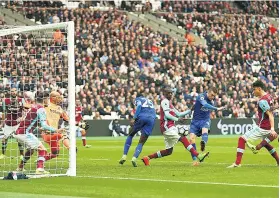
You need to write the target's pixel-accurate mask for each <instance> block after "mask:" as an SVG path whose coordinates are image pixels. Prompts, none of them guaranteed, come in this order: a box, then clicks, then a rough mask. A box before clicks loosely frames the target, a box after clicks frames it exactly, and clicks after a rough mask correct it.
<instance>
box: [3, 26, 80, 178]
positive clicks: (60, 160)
mask: <svg viewBox="0 0 280 198" xmlns="http://www.w3.org/2000/svg"><path fill="white" fill-rule="evenodd" d="M74 67H75V65H74V23H73V22H66V23H57V24H48V25H38V26H24V27H8V26H2V27H1V26H0V94H1V99H0V104H1V105H0V106H1V107H0V114H1V119H2V120H1V125H0V141H1V142H0V144H1V145H2V146H1V147H2V150H1V155H0V177H5V176H7V174H8V173H9V172H23V173H24V174H26V175H28V176H30V177H42V176H61V175H68V176H76V134H75V133H76V132H75V69H74ZM52 91H56V92H58V93H60V94H61V95H62V96H63V100H62V102H60V103H59V106H61V107H62V109H63V110H64V111H65V112H67V113H68V116H69V122H68V125H69V127H67V130H65V131H64V132H63V133H62V134H63V135H61V138H58V140H57V142H58V145H59V153H58V154H57V153H56V156H54V155H52V157H51V158H50V156H51V154H52V152H51V148H50V144H49V143H48V142H47V141H46V142H45V139H43V138H42V136H43V134H44V131H43V130H42V128H41V125H40V122H39V121H37V122H36V123H35V124H34V125H33V127H32V129H31V130H30V131H31V132H32V133H33V135H35V139H36V137H37V138H38V140H39V141H40V142H42V144H43V145H44V147H45V148H46V153H44V154H43V156H42V153H41V154H39V155H38V153H39V152H38V149H34V148H33V149H32V148H30V145H28V144H27V143H25V141H23V142H20V143H21V144H18V143H19V141H18V138H17V139H15V138H14V137H16V136H15V135H16V134H17V133H16V131H17V130H19V128H20V127H19V126H17V124H18V123H19V120H20V119H22V120H25V121H26V122H27V117H25V116H28V112H29V111H31V109H32V108H29V107H32V106H31V105H34V104H36V103H38V102H39V97H38V98H37V96H38V95H39V94H38V93H44V94H45V93H51V92H52ZM15 92H16V93H15ZM15 94H17V98H15ZM33 97H34V98H33ZM44 97H46V98H47V100H48V98H49V95H48V94H47V95H46V94H45V95H44ZM22 98H23V100H22ZM41 98H42V97H41ZM44 101H45V100H44ZM8 114H10V115H8ZM29 115H31V114H29ZM2 116H3V117H2ZM4 118H5V119H6V121H5V122H4V121H3V119H4ZM8 119H10V121H9V120H8ZM14 119H15V121H14ZM17 119H18V120H17ZM49 119H51V118H50V117H48V114H47V123H49V122H48V121H49ZM11 120H12V121H11ZM21 122H22V121H21ZM59 125H61V119H60V124H59ZM7 126H8V127H7ZM7 128H8V130H7ZM27 130H29V129H26V130H24V131H25V132H24V133H27ZM42 131H43V132H42ZM7 132H8V133H7ZM62 137H63V138H68V141H69V142H70V148H66V147H65V146H64V145H63V144H62V140H63V138H62ZM39 150H40V149H39ZM57 150H58V149H57ZM22 154H23V155H22ZM47 156H49V157H47ZM42 157H43V158H42ZM22 160H23V161H22ZM40 160H41V161H40ZM39 161H40V162H42V161H43V168H41V169H40V170H42V169H43V170H44V171H41V172H38V169H37V168H38V162H39ZM23 162H24V167H23V168H22V166H21V165H22V164H23ZM46 171H47V172H49V173H47V172H46Z"/></svg>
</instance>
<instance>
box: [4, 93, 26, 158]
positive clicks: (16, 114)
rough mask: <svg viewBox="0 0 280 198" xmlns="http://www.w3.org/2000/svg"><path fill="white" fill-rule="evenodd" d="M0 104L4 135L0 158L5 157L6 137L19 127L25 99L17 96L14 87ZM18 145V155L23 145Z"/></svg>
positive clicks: (21, 151) (21, 153)
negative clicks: (0, 104) (0, 105)
mask: <svg viewBox="0 0 280 198" xmlns="http://www.w3.org/2000/svg"><path fill="white" fill-rule="evenodd" d="M2 106H3V111H4V112H3V114H2V120H3V121H4V123H3V124H2V126H3V125H4V127H3V132H4V137H3V138H2V154H1V155H0V159H3V158H5V157H6V156H5V154H6V149H7V145H8V138H9V137H10V136H11V134H12V133H14V132H15V131H16V130H17V128H18V127H19V123H20V119H21V117H22V114H23V112H24V106H25V101H24V99H23V98H19V97H18V94H17V89H16V88H11V93H10V97H8V98H5V99H4V100H3V103H2ZM18 147H19V151H20V155H21V156H23V152H24V148H23V146H22V145H21V144H20V143H18Z"/></svg>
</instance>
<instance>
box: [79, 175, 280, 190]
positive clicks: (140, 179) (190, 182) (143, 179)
mask: <svg viewBox="0 0 280 198" xmlns="http://www.w3.org/2000/svg"><path fill="white" fill-rule="evenodd" d="M77 177H82V178H95V179H113V180H134V181H151V182H166V183H188V184H208V185H224V186H243V187H261V188H279V186H273V185H258V184H233V183H221V182H200V181H186V180H166V179H149V178H133V177H98V176H77Z"/></svg>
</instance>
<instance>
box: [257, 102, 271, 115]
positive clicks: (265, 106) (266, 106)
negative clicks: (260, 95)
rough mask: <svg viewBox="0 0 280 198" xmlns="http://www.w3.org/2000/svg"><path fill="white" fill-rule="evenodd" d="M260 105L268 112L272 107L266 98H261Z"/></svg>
mask: <svg viewBox="0 0 280 198" xmlns="http://www.w3.org/2000/svg"><path fill="white" fill-rule="evenodd" d="M259 107H260V108H261V109H262V111H263V112H266V111H268V110H269V109H270V106H269V104H268V102H267V101H266V100H260V102H259Z"/></svg>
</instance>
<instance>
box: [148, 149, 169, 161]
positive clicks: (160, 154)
mask: <svg viewBox="0 0 280 198" xmlns="http://www.w3.org/2000/svg"><path fill="white" fill-rule="evenodd" d="M172 151H173V148H169V149H165V150H161V151H158V152H156V153H153V154H151V155H149V156H148V157H149V158H150V159H154V158H161V157H165V156H168V155H171V154H172Z"/></svg>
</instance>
